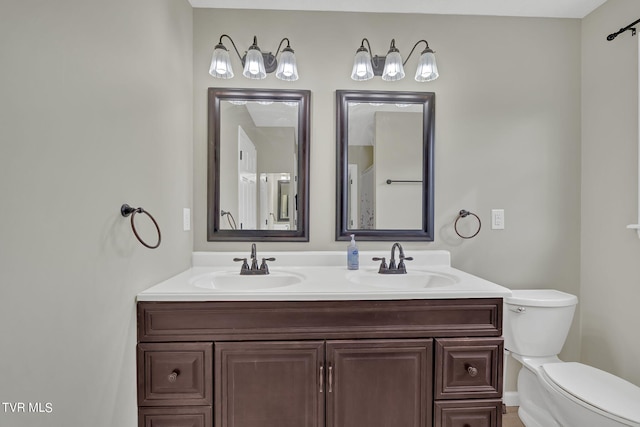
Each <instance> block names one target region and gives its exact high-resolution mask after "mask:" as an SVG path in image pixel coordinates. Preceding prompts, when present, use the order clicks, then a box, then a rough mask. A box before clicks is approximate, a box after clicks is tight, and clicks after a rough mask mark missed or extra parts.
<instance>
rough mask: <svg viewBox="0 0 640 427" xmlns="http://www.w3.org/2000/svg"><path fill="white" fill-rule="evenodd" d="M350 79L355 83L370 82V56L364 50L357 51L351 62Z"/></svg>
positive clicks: (371, 76) (371, 71) (371, 74)
mask: <svg viewBox="0 0 640 427" xmlns="http://www.w3.org/2000/svg"><path fill="white" fill-rule="evenodd" d="M351 78H352V79H353V80H356V81H364V80H371V79H372V78H373V67H372V66H371V55H369V51H367V50H366V49H364V48H360V49H358V51H357V52H356V57H355V59H354V60H353V70H352V71H351Z"/></svg>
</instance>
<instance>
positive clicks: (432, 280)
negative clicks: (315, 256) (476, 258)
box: [347, 269, 459, 290]
mask: <svg viewBox="0 0 640 427" xmlns="http://www.w3.org/2000/svg"><path fill="white" fill-rule="evenodd" d="M347 279H348V280H349V281H350V282H351V283H354V284H357V285H365V286H372V287H375V288H383V289H388V290H394V289H398V290H411V289H423V288H440V287H446V286H452V285H455V284H456V283H457V282H458V281H459V279H458V278H457V277H455V276H452V275H448V274H443V273H436V272H433V271H424V270H410V271H408V272H407V273H406V274H379V273H378V270H377V269H375V270H373V269H368V270H358V271H352V272H349V273H347Z"/></svg>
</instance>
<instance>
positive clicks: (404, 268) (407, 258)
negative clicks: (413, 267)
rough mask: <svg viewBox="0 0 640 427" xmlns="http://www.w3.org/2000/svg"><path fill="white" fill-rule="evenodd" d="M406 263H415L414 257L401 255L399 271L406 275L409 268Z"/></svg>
mask: <svg viewBox="0 0 640 427" xmlns="http://www.w3.org/2000/svg"><path fill="white" fill-rule="evenodd" d="M405 261H413V257H412V256H404V255H400V262H399V263H398V268H397V269H398V270H400V271H402V272H405V273H406V271H407V268H406V267H405V265H404V262H405Z"/></svg>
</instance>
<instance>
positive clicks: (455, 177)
mask: <svg viewBox="0 0 640 427" xmlns="http://www.w3.org/2000/svg"><path fill="white" fill-rule="evenodd" d="M336 29H340V30H339V31H336ZM221 34H229V35H230V36H231V37H232V38H233V39H234V40H235V42H236V44H238V45H239V49H241V52H242V50H244V49H246V48H247V47H248V46H249V44H250V43H251V41H252V39H253V35H256V36H257V37H258V44H259V46H260V47H261V48H262V49H263V50H266V51H269V50H271V51H275V49H276V47H277V44H278V42H279V41H280V39H281V38H282V37H288V38H289V39H290V40H291V47H292V48H293V49H294V50H295V52H296V56H297V59H298V67H299V68H298V69H299V73H300V79H299V80H298V81H297V82H293V83H288V82H281V81H279V80H277V79H276V78H275V76H273V75H269V76H268V77H267V78H266V79H265V80H261V81H255V80H248V79H245V78H243V77H241V76H239V77H235V78H234V79H232V80H220V79H214V78H213V77H211V76H210V75H209V74H208V69H209V63H210V61H211V54H212V52H213V47H214V46H215V44H216V43H217V42H218V40H219V38H220V35H221ZM363 37H367V38H369V41H370V42H371V46H372V48H373V50H374V53H379V54H384V53H385V52H386V51H387V49H388V46H389V42H390V40H391V38H395V39H396V46H397V47H398V48H399V49H400V51H401V53H403V54H404V55H406V54H408V52H409V50H410V48H411V46H412V45H413V43H414V42H415V41H417V40H419V39H422V38H426V39H427V40H428V41H429V44H430V46H431V47H432V48H433V49H434V50H435V51H436V55H437V58H438V61H439V62H438V65H439V69H440V76H441V77H440V78H439V79H438V80H436V81H435V82H432V83H417V82H415V81H414V80H413V78H411V75H412V72H408V76H409V77H408V78H405V79H404V80H402V81H400V82H393V83H391V82H384V81H382V80H381V79H380V78H376V79H374V80H371V81H368V82H354V81H352V80H351V78H350V72H351V67H352V64H353V56H354V54H355V51H356V49H357V48H358V47H359V46H360V42H361V40H362V38H363ZM580 37H581V32H580V20H577V19H537V18H504V17H470V16H445V15H401V14H372V13H330V12H284V11H256V10H241V11H239V10H210V9H196V10H195V12H194V248H195V250H210V251H226V250H241V251H243V250H247V251H248V250H249V247H248V245H247V244H246V243H235V242H222V243H221V242H217V243H214V242H207V241H206V231H205V227H206V197H205V195H206V158H207V156H206V154H207V150H206V147H207V144H206V141H207V135H206V128H207V126H206V111H207V110H206V105H207V99H206V95H207V88H208V87H247V88H276V89H278V88H295V89H310V90H311V94H312V95H311V180H310V193H311V200H310V205H311V212H310V227H311V232H310V241H309V242H308V243H269V242H264V243H260V244H259V245H258V250H259V251H263V252H264V251H267V252H268V251H269V250H286V249H292V250H305V249H308V250H343V249H345V248H346V245H347V242H336V241H335V240H334V236H335V225H334V222H335V156H336V140H335V91H336V90H337V89H347V90H348V89H361V90H395V91H403V90H409V91H433V92H435V93H436V140H435V159H436V170H435V175H436V182H435V184H436V190H435V191H436V200H435V211H436V217H435V229H436V239H435V242H433V243H420V242H413V243H403V245H404V246H405V248H408V251H409V252H410V251H411V249H414V248H415V249H418V248H420V249H447V250H450V251H451V252H452V259H453V264H454V266H456V267H458V268H461V269H463V270H466V271H469V272H471V273H474V274H477V275H479V276H481V277H484V278H486V279H489V280H492V281H495V282H496V283H499V284H501V285H504V286H507V287H510V288H529V287H549V288H557V289H561V290H565V291H567V292H571V293H574V294H577V293H578V291H579V271H580V267H579V256H580V243H579V242H580V215H579V211H580V105H581V104H580V95H581V94H580V67H581V62H580V53H581V50H580V43H581V39H580ZM227 43H228V42H227ZM227 47H228V48H229V49H232V47H231V46H230V45H229V46H227ZM231 53H232V54H233V55H232V63H233V65H234V66H235V67H236V75H239V74H240V62H239V60H238V58H237V57H236V56H235V53H234V52H233V51H232V52H231ZM416 64H417V57H412V58H411V59H410V60H409V63H408V64H407V67H408V68H409V69H411V68H413V67H415V66H416ZM492 208H503V209H505V219H506V229H505V230H503V231H492V230H491V229H490V227H489V224H490V212H491V209H492ZM461 209H467V210H470V211H472V212H476V213H477V214H478V215H479V216H480V217H481V219H482V221H483V228H482V231H481V233H480V235H479V236H478V237H477V238H475V239H472V240H468V241H462V240H461V239H460V238H458V237H457V236H456V235H455V233H454V230H453V223H454V221H455V218H456V216H457V214H458V212H459V211H460V210H461ZM359 246H360V249H361V250H379V251H380V252H381V253H382V254H385V253H387V252H388V251H389V249H390V247H391V242H361V243H360V245H359ZM563 356H564V357H565V358H567V359H571V360H576V359H578V358H579V338H578V330H577V328H574V330H573V331H572V333H571V336H570V338H569V342H568V344H567V346H566V348H565V354H564V355H563Z"/></svg>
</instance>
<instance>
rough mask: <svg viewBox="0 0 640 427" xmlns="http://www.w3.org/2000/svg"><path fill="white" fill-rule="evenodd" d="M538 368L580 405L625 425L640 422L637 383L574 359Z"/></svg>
mask: <svg viewBox="0 0 640 427" xmlns="http://www.w3.org/2000/svg"><path fill="white" fill-rule="evenodd" d="M541 372H542V374H543V375H544V377H545V379H546V380H547V381H548V382H549V383H550V385H553V386H555V388H556V389H557V390H558V391H559V392H561V393H563V394H565V396H567V397H568V398H570V399H572V400H574V401H576V402H577V403H579V404H581V405H582V406H591V407H593V408H595V409H597V410H599V411H598V412H600V413H602V414H603V415H606V416H607V417H609V418H617V419H619V420H620V421H621V422H623V423H624V424H626V425H632V426H635V425H640V406H639V405H638V403H639V402H640V387H637V386H635V385H633V384H631V383H630V382H628V381H625V380H623V379H622V378H619V377H616V376H615V375H612V374H610V373H608V372H605V371H601V370H600V369H597V368H594V367H592V366H588V365H583V364H581V363H575V362H565V363H545V364H543V365H542V366H541Z"/></svg>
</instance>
